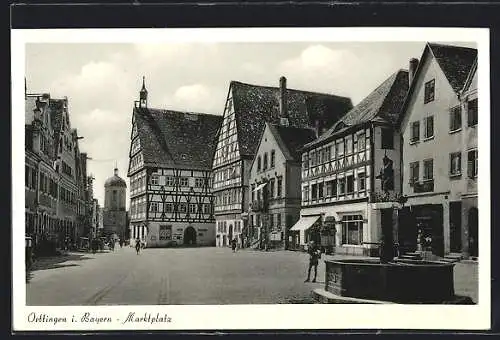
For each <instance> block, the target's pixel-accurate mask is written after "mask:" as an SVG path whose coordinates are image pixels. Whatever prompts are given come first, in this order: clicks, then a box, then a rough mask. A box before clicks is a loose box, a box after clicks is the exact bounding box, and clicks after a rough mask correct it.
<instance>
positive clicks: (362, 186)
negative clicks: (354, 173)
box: [358, 172, 366, 191]
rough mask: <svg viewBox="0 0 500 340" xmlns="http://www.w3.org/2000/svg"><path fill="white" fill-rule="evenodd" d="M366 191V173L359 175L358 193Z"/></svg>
mask: <svg viewBox="0 0 500 340" xmlns="http://www.w3.org/2000/svg"><path fill="white" fill-rule="evenodd" d="M365 189H366V176H365V173H364V172H362V173H359V174H358V191H363V190H365Z"/></svg>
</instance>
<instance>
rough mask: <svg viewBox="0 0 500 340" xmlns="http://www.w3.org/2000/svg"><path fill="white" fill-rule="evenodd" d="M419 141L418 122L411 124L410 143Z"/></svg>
mask: <svg viewBox="0 0 500 340" xmlns="http://www.w3.org/2000/svg"><path fill="white" fill-rule="evenodd" d="M419 139H420V122H419V121H416V122H413V123H411V136H410V143H415V142H417V141H418V140H419Z"/></svg>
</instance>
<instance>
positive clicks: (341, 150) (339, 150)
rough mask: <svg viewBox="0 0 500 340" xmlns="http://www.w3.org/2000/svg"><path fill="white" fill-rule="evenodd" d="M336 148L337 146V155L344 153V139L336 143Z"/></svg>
mask: <svg viewBox="0 0 500 340" xmlns="http://www.w3.org/2000/svg"><path fill="white" fill-rule="evenodd" d="M336 148H337V155H338V156H342V155H344V141H343V140H341V141H339V142H338V143H337V145H336Z"/></svg>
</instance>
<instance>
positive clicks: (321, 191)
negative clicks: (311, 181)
mask: <svg viewBox="0 0 500 340" xmlns="http://www.w3.org/2000/svg"><path fill="white" fill-rule="evenodd" d="M323 188H324V184H323V182H320V183H318V198H323Z"/></svg>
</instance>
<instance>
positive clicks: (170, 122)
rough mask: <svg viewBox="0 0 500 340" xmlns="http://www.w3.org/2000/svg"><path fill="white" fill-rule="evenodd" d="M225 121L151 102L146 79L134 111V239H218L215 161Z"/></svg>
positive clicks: (157, 243)
mask: <svg viewBox="0 0 500 340" xmlns="http://www.w3.org/2000/svg"><path fill="white" fill-rule="evenodd" d="M221 121H222V117H220V116H215V115H208V114H201V113H187V112H177V111H169V110H160V109H153V108H149V107H148V106H147V90H146V88H145V86H144V82H143V87H142V89H141V92H140V99H139V101H137V102H136V103H135V107H134V110H133V114H132V134H131V147H130V156H129V157H130V162H129V169H128V177H129V178H130V237H131V239H133V240H135V239H137V238H139V239H141V240H144V241H146V243H147V246H148V247H165V246H169V245H172V244H186V245H214V244H215V219H214V210H213V200H214V196H213V194H212V178H211V166H212V159H213V154H214V151H215V143H216V135H217V131H218V130H219V128H220V125H221Z"/></svg>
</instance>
